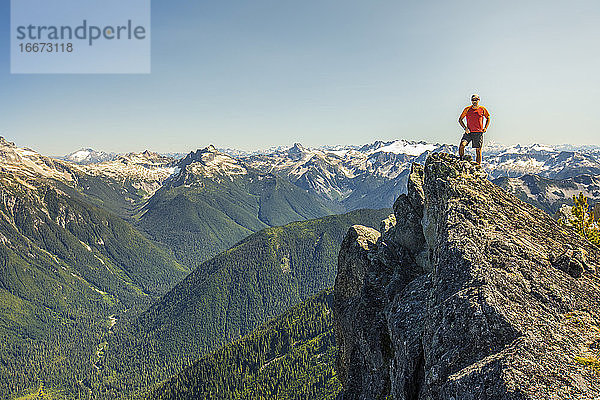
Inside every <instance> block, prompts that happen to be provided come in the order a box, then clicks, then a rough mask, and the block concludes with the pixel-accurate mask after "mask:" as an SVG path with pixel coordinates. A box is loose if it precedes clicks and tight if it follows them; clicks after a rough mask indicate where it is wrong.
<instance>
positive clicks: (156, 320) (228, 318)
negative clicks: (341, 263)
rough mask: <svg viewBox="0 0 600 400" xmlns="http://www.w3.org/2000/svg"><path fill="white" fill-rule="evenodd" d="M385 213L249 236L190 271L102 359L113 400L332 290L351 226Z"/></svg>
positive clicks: (126, 327)
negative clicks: (341, 247) (309, 299)
mask: <svg viewBox="0 0 600 400" xmlns="http://www.w3.org/2000/svg"><path fill="white" fill-rule="evenodd" d="M389 212H390V211H389V210H385V209H384V210H358V211H354V212H351V213H347V214H342V215H334V216H328V217H323V218H319V219H316V220H309V221H301V222H294V223H291V224H288V225H285V226H282V227H273V228H268V229H265V230H263V231H261V232H258V233H256V234H253V235H251V236H249V237H247V238H246V239H244V240H242V241H241V242H239V243H238V244H237V245H235V246H234V247H232V248H230V249H228V250H226V251H224V252H222V253H220V254H219V255H217V256H215V257H214V258H212V259H211V260H209V261H207V262H205V263H204V264H203V265H202V266H201V267H199V268H197V269H196V270H194V271H193V272H192V273H191V274H190V275H189V276H187V277H186V278H185V279H184V280H183V281H182V282H181V283H180V284H178V285H177V286H176V287H175V288H174V289H173V290H171V291H170V292H169V293H167V294H166V295H165V296H163V298H162V299H161V300H160V301H158V302H156V303H155V304H153V305H152V306H151V307H150V308H149V309H148V310H147V311H146V312H144V313H143V314H142V315H141V316H140V317H138V318H137V319H134V320H133V321H130V322H128V323H122V324H121V325H120V326H119V327H118V328H119V329H118V330H117V334H116V335H115V337H114V342H113V343H111V344H110V346H111V349H112V350H110V351H108V352H107V356H106V359H105V366H106V368H105V370H104V371H103V372H104V374H105V375H106V376H105V378H104V380H105V381H106V382H109V384H108V385H107V386H105V387H104V389H103V390H107V391H108V392H110V393H113V395H116V394H121V393H124V392H129V391H132V390H133V391H136V390H139V389H140V388H143V387H147V386H148V385H150V384H151V383H152V382H155V381H157V380H159V379H166V378H168V377H169V376H172V375H173V374H176V373H177V372H178V371H179V370H180V369H181V368H182V367H184V366H185V365H187V364H189V363H190V362H192V361H194V360H195V359H197V358H199V357H200V356H202V355H203V354H206V353H207V352H209V351H212V350H214V349H216V348H218V347H219V346H221V345H223V344H225V343H227V342H229V341H232V340H236V339H238V338H240V337H241V336H244V335H247V334H249V333H251V332H252V331H253V330H254V329H256V328H257V327H258V326H260V324H262V323H264V322H266V321H267V320H268V319H269V318H273V317H275V316H277V315H279V314H281V313H282V312H284V311H285V310H287V309H288V308H290V307H292V306H294V305H296V304H298V303H300V302H302V301H304V300H306V299H308V298H310V297H311V296H313V295H314V294H316V293H318V292H319V291H321V290H323V289H325V288H327V287H331V286H333V283H334V280H335V273H336V268H337V255H338V251H339V245H340V244H341V242H342V239H343V236H344V235H345V233H346V231H347V230H348V228H349V227H350V226H351V225H354V224H363V225H371V226H372V225H373V222H377V223H378V222H379V221H381V220H382V219H383V218H385V217H386V216H387V215H389Z"/></svg>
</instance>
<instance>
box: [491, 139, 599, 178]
mask: <svg viewBox="0 0 600 400" xmlns="http://www.w3.org/2000/svg"><path fill="white" fill-rule="evenodd" d="M486 150H487V149H484V152H485V151H486ZM484 154H485V153H484ZM599 154H600V153H598V151H597V149H594V148H590V147H588V148H587V149H586V150H585V151H576V150H571V151H565V150H560V149H559V147H558V146H557V147H556V148H555V147H553V146H542V145H539V144H534V145H531V146H522V145H518V144H517V145H514V146H505V147H500V146H498V147H494V148H492V149H491V151H490V150H488V151H487V155H484V157H485V163H484V164H485V168H486V170H487V171H488V173H489V174H490V176H491V177H492V178H498V177H501V176H508V177H519V176H521V175H524V174H536V175H540V176H543V177H545V178H551V179H566V178H571V177H574V176H577V175H581V174H590V175H598V174H600V158H599V157H598V155H599Z"/></svg>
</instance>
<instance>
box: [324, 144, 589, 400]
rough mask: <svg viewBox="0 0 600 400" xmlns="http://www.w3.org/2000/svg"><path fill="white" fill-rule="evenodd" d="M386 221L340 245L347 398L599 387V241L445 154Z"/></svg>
mask: <svg viewBox="0 0 600 400" xmlns="http://www.w3.org/2000/svg"><path fill="white" fill-rule="evenodd" d="M382 230H383V232H382V233H381V236H380V237H379V238H378V237H377V235H375V234H373V233H372V232H371V233H369V235H366V234H361V232H362V231H364V229H363V230H362V231H361V229H356V228H355V229H353V230H351V231H350V232H349V233H348V236H347V238H346V239H345V241H344V244H343V246H342V248H341V249H340V256H339V265H338V271H339V272H338V276H337V277H336V284H335V291H334V296H335V299H336V301H335V304H334V318H335V330H336V342H337V343H338V346H339V349H340V353H339V357H338V362H337V364H338V365H337V366H338V374H339V377H340V380H341V381H342V384H343V387H344V389H343V398H386V397H387V396H390V397H392V398H398V399H429V398H434V399H445V400H448V399H466V398H503V399H539V398H547V394H548V393H553V394H555V395H556V396H558V397H559V398H577V399H581V400H583V399H589V398H596V397H598V395H599V394H600V383H599V382H598V380H597V377H596V376H595V375H594V374H595V372H594V371H593V369H592V368H588V367H585V365H584V364H582V363H581V362H578V360H580V359H584V358H586V359H587V358H590V357H597V356H598V354H597V353H598V350H597V349H596V348H595V347H594V346H595V345H594V344H593V343H596V342H597V341H598V340H600V334H598V331H597V329H596V328H595V327H596V326H598V324H599V321H598V318H599V316H598V315H597V314H595V311H591V310H598V309H599V307H600V299H599V298H598V296H597V288H598V287H599V286H600V278H599V276H598V273H596V266H598V265H600V249H598V248H597V247H595V246H594V245H592V244H590V243H589V242H587V241H586V240H584V239H583V238H582V237H581V236H579V235H578V234H577V233H576V232H575V231H573V230H570V228H565V227H563V226H560V225H558V223H557V222H556V221H554V220H553V219H552V218H551V217H550V216H549V215H548V214H546V213H544V212H542V211H541V210H538V209H537V208H535V207H533V206H531V205H529V204H526V203H524V202H521V201H520V200H518V199H517V198H515V197H514V196H512V195H510V194H508V193H506V192H504V191H503V190H502V189H500V188H499V187H497V186H495V185H493V184H492V183H491V182H489V181H488V179H487V178H486V174H485V173H484V171H483V170H482V169H481V168H480V167H479V166H477V165H473V164H471V163H470V162H468V161H459V159H458V158H457V157H456V156H453V155H449V154H444V153H441V154H440V153H434V154H431V155H430V156H429V157H428V158H427V160H426V162H425V166H424V167H423V166H421V165H418V164H413V167H412V169H411V173H410V177H409V179H408V184H407V194H405V195H401V196H400V197H399V198H398V199H397V201H396V203H395V204H394V215H393V216H390V218H388V219H387V220H385V221H384V223H383V224H382ZM361 243H363V244H362V245H359V244H361ZM364 243H368V245H366V246H365V245H364ZM557 376H560V377H562V378H563V379H564V381H563V380H561V379H556V377H557ZM517 394H518V395H517Z"/></svg>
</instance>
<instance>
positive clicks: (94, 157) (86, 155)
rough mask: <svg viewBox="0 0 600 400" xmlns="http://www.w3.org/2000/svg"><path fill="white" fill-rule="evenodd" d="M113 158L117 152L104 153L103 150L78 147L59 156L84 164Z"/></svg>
mask: <svg viewBox="0 0 600 400" xmlns="http://www.w3.org/2000/svg"><path fill="white" fill-rule="evenodd" d="M115 158H117V154H115V153H105V152H103V151H96V150H94V149H80V150H77V151H74V152H73V153H70V154H67V155H66V156H64V157H61V159H63V160H65V161H70V162H72V163H76V164H84V165H85V164H92V163H99V162H103V161H112V160H114V159H115Z"/></svg>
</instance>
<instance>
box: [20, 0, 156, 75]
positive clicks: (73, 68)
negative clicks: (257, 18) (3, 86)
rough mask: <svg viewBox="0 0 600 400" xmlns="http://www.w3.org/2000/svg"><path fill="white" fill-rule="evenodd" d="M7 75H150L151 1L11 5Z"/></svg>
mask: <svg viewBox="0 0 600 400" xmlns="http://www.w3.org/2000/svg"><path fill="white" fill-rule="evenodd" d="M10 34H11V72H12V73H14V74H19V73H150V0H51V1H50V0H11V30H10Z"/></svg>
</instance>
